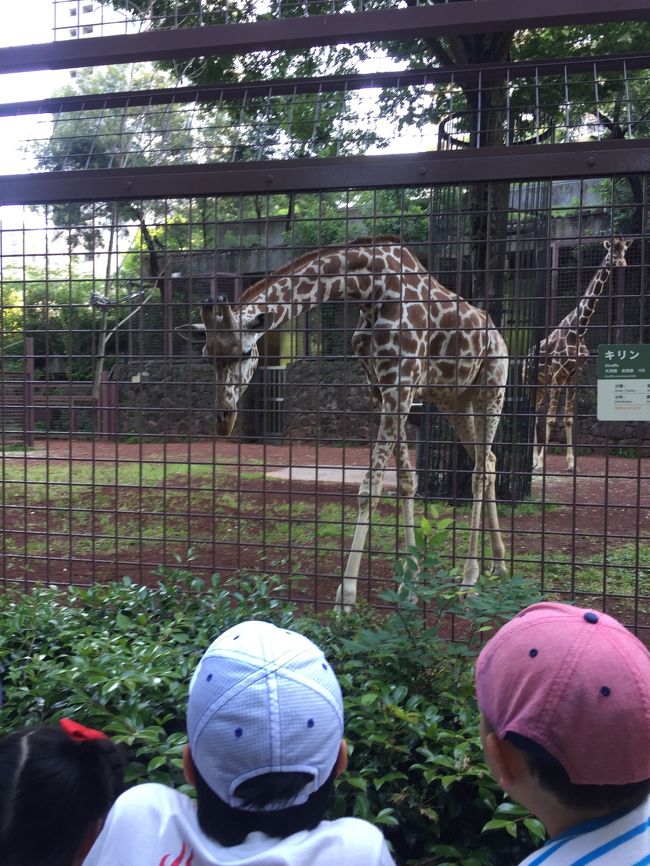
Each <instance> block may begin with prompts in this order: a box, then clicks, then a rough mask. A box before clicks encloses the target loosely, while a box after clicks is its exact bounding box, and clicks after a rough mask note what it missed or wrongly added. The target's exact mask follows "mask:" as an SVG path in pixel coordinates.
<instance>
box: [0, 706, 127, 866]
mask: <svg viewBox="0 0 650 866" xmlns="http://www.w3.org/2000/svg"><path fill="white" fill-rule="evenodd" d="M124 764H125V755H124V752H123V750H122V747H120V746H118V745H117V744H115V743H113V742H112V741H111V740H109V739H108V738H107V737H105V736H104V735H103V734H101V733H100V732H99V731H93V730H92V729H89V728H84V727H83V726H82V725H78V724H76V723H75V722H72V721H71V720H69V719H64V720H62V722H61V724H60V725H59V726H52V727H45V726H43V727H37V728H32V729H25V730H22V731H16V732H15V733H13V734H9V735H8V736H6V737H3V738H2V739H0V779H1V780H2V781H1V784H0V851H2V864H3V866H76V864H80V863H81V861H82V860H83V858H84V856H85V855H86V853H87V852H88V849H89V848H90V846H91V845H92V842H93V841H94V839H95V837H96V836H97V834H98V832H99V830H100V829H101V825H102V822H103V819H104V817H105V816H106V814H107V812H108V810H109V809H110V807H111V805H112V803H113V801H114V800H115V798H116V797H117V795H118V794H119V793H120V791H121V788H122V781H123V772H124Z"/></svg>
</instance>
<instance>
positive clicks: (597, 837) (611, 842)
mask: <svg viewBox="0 0 650 866" xmlns="http://www.w3.org/2000/svg"><path fill="white" fill-rule="evenodd" d="M519 866H650V798H648V799H647V800H645V802H643V803H641V805H640V806H637V808H636V809H633V810H632V811H631V812H624V813H623V814H621V813H620V812H619V813H617V814H616V815H610V816H608V817H606V818H598V819H596V820H593V821H585V822H584V823H582V824H577V825H576V826H575V827H571V828H570V829H569V830H565V832H564V833H560V835H559V836H555V837H554V838H553V839H549V840H548V842H547V843H546V844H545V845H544V847H543V848H541V849H540V850H539V851H535V853H534V854H531V855H530V856H528V857H526V859H525V860H522V862H521V863H520V864H519Z"/></svg>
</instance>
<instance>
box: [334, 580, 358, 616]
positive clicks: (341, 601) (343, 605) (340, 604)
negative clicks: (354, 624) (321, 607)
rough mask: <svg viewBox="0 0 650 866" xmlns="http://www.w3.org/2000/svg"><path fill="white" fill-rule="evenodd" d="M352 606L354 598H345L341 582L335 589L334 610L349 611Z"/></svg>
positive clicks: (339, 611)
mask: <svg viewBox="0 0 650 866" xmlns="http://www.w3.org/2000/svg"><path fill="white" fill-rule="evenodd" d="M353 607H354V600H353V601H350V600H346V599H345V597H344V592H343V584H339V587H338V589H337V590H336V600H335V601H334V610H335V611H336V613H338V614H342V613H350V611H351V610H352V609H353Z"/></svg>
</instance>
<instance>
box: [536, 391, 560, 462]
mask: <svg viewBox="0 0 650 866" xmlns="http://www.w3.org/2000/svg"><path fill="white" fill-rule="evenodd" d="M560 394H561V386H558V385H553V386H552V387H551V388H549V398H548V412H547V414H546V424H545V425H544V442H543V443H542V446H541V448H540V450H539V463H538V468H539V470H540V471H541V470H542V469H543V468H544V461H545V459H546V448H547V446H548V443H549V440H550V438H551V431H552V430H553V424H555V419H556V417H557V407H558V403H559V402H560Z"/></svg>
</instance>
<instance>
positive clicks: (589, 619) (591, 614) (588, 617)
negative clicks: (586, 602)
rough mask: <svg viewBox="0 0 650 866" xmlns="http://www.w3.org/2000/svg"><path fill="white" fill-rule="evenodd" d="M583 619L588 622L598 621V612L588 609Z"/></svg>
mask: <svg viewBox="0 0 650 866" xmlns="http://www.w3.org/2000/svg"><path fill="white" fill-rule="evenodd" d="M585 620H586V621H587V622H590V623H592V624H593V623H596V622H598V614H597V613H594V612H593V610H588V611H587V613H586V614H585Z"/></svg>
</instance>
